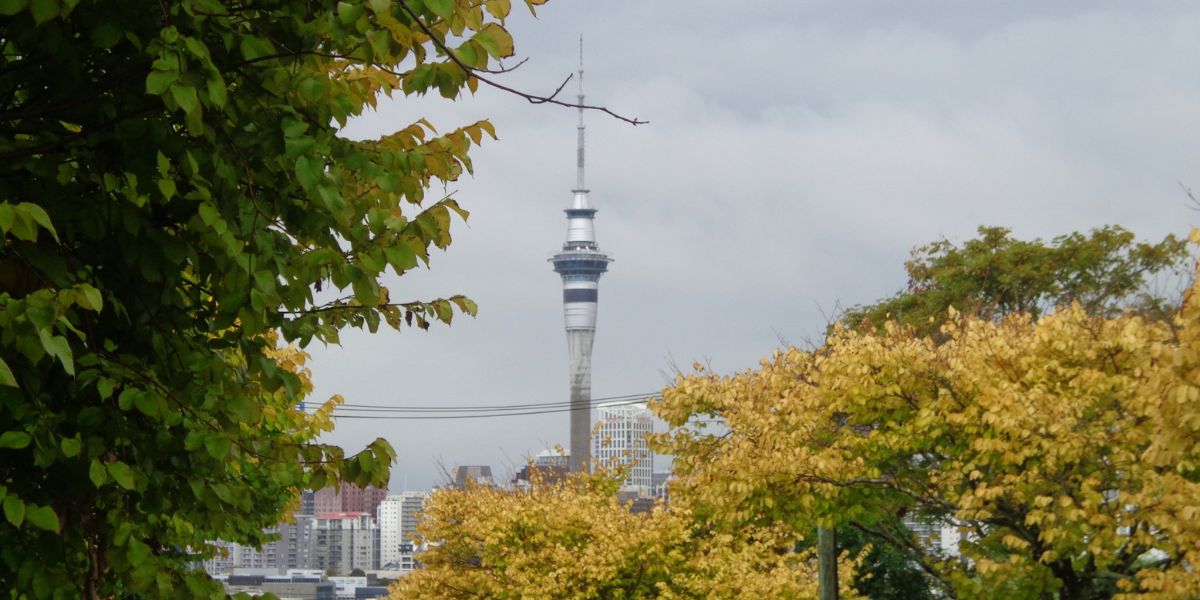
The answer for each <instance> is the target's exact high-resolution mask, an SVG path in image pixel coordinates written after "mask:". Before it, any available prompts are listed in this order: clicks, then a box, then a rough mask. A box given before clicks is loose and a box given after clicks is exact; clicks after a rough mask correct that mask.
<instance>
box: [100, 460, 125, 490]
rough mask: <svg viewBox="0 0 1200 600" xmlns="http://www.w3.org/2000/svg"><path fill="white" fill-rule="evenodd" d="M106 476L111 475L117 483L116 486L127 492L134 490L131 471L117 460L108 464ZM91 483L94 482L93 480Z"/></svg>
mask: <svg viewBox="0 0 1200 600" xmlns="http://www.w3.org/2000/svg"><path fill="white" fill-rule="evenodd" d="M108 474H109V475H112V478H113V480H114V481H116V482H117V485H119V486H121V487H123V488H125V489H127V490H132V489H133V488H134V482H133V469H130V468H129V465H127V464H125V463H123V462H121V461H119V460H118V461H115V462H111V463H108ZM93 481H95V480H94V479H93Z"/></svg>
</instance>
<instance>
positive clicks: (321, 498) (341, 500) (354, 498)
mask: <svg viewBox="0 0 1200 600" xmlns="http://www.w3.org/2000/svg"><path fill="white" fill-rule="evenodd" d="M386 497H387V490H386V489H380V488H377V487H374V486H367V487H365V488H361V487H358V486H357V485H354V484H351V483H345V482H343V483H341V484H340V485H338V486H337V487H327V488H322V489H319V490H317V491H316V492H314V493H313V500H312V505H313V513H314V514H322V513H335V512H364V513H367V514H368V515H374V514H375V510H376V509H378V508H379V503H380V502H383V499H384V498H386Z"/></svg>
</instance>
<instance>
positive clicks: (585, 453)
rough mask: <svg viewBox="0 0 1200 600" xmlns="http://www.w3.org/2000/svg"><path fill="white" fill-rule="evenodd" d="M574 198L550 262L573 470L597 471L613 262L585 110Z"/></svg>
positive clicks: (580, 135)
mask: <svg viewBox="0 0 1200 600" xmlns="http://www.w3.org/2000/svg"><path fill="white" fill-rule="evenodd" d="M577 98H579V104H580V105H581V106H582V105H583V98H584V96H583V38H582V37H581V38H580V40H579V95H578V96H577ZM577 131H578V147H577V148H576V171H577V172H576V181H575V184H576V185H575V189H574V190H572V191H573V193H574V198H573V200H572V202H571V207H570V208H568V209H566V211H565V212H566V213H567V241H566V243H564V244H563V246H562V250H561V251H560V252H558V253H557V254H555V255H554V256H553V257H552V258H551V259H550V262H552V263H553V264H554V271H555V272H557V273H558V274H559V275H561V276H562V282H563V321H564V325H565V327H566V331H567V358H568V374H569V378H568V380H569V383H570V405H571V412H570V414H571V421H570V435H571V441H570V447H571V457H570V461H569V463H568V465H569V468H570V470H571V471H587V470H588V469H589V468H590V466H591V462H592V460H591V439H590V438H591V421H592V418H591V417H592V411H591V403H592V344H593V342H594V340H595V338H596V312H597V308H598V306H599V303H598V297H599V287H600V275H602V274H603V273H604V272H605V271H607V270H608V263H610V262H612V259H611V258H609V256H608V255H607V254H605V253H603V252H601V251H600V248H599V247H598V246H597V245H596V227H595V217H596V209H595V208H592V203H591V200H590V199H589V198H588V190H587V188H586V187H585V179H584V148H583V145H584V125H583V109H582V108H580V109H579V125H578V126H577Z"/></svg>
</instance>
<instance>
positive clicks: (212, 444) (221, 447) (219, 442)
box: [204, 435, 229, 460]
mask: <svg viewBox="0 0 1200 600" xmlns="http://www.w3.org/2000/svg"><path fill="white" fill-rule="evenodd" d="M204 449H205V450H207V451H208V455H209V456H211V457H213V458H215V459H217V460H221V459H222V458H225V456H226V455H228V454H229V440H228V439H226V438H224V437H221V436H219V435H214V436H211V437H209V438H207V439H205V440H204Z"/></svg>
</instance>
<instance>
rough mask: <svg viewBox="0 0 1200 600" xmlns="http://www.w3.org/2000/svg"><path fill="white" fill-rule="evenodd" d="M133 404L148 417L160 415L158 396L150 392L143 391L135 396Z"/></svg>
mask: <svg viewBox="0 0 1200 600" xmlns="http://www.w3.org/2000/svg"><path fill="white" fill-rule="evenodd" d="M133 405H134V406H135V407H137V409H138V411H139V412H141V413H142V414H144V415H146V416H147V417H156V416H158V397H157V396H155V395H154V394H150V393H145V392H143V393H141V394H138V395H136V396H134V398H133Z"/></svg>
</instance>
